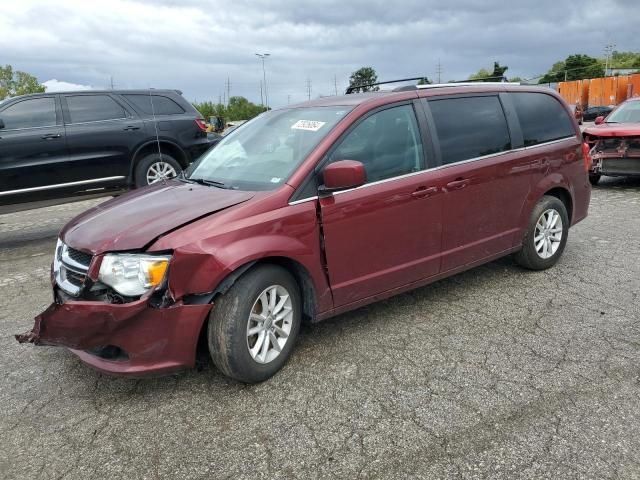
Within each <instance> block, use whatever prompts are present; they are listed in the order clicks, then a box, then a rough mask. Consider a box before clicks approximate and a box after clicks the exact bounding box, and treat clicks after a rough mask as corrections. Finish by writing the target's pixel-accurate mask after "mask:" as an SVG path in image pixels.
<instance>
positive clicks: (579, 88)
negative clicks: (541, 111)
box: [558, 73, 640, 107]
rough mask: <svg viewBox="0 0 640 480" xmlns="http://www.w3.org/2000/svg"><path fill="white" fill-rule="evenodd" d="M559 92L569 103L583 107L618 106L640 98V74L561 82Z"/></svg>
mask: <svg viewBox="0 0 640 480" xmlns="http://www.w3.org/2000/svg"><path fill="white" fill-rule="evenodd" d="M558 92H559V93H560V95H561V96H562V98H564V99H565V100H566V101H567V102H568V103H571V104H576V103H579V104H581V105H582V106H583V107H587V106H589V107H597V106H603V105H617V104H618V103H621V102H624V101H625V100H626V99H627V98H630V97H638V96H640V73H634V74H632V75H619V76H615V77H603V78H592V79H590V80H589V79H585V80H574V81H572V82H560V83H559V84H558Z"/></svg>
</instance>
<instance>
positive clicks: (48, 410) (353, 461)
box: [0, 178, 640, 479]
mask: <svg viewBox="0 0 640 480" xmlns="http://www.w3.org/2000/svg"><path fill="white" fill-rule="evenodd" d="M98 202H99V201H95V200H94V201H91V202H83V203H76V204H70V205H62V206H58V207H52V208H47V209H41V210H34V211H30V212H21V213H16V214H11V215H2V216H0V292H2V296H1V298H0V332H1V335H0V369H1V372H2V375H0V406H1V407H0V478H3V479H101V478H109V479H111V478H127V479H182V478H189V479H225V478H229V479H239V478H247V479H253V478H264V479H273V478H340V479H354V478H406V477H411V478H425V479H427V478H491V479H502V478H504V479H507V478H508V479H513V478H536V479H539V478H559V479H569V478H580V479H589V478H593V479H615V478H620V479H633V478H640V366H639V365H640V298H639V291H640V180H623V179H609V178H605V179H603V182H602V184H601V185H600V186H598V187H596V188H595V189H594V191H593V197H592V204H591V210H590V215H589V217H588V219H586V220H585V221H584V222H582V223H581V224H579V225H577V226H576V227H575V228H573V229H572V230H571V232H570V236H569V242H568V245H567V249H566V251H565V254H564V256H563V258H562V259H561V261H560V263H559V264H558V265H557V266H556V267H555V268H553V269H551V270H548V271H545V272H528V271H524V270H522V269H520V268H519V267H517V266H516V265H515V264H514V263H513V261H512V260H511V259H510V258H506V259H502V260H499V261H497V262H493V263H490V264H488V265H485V266H482V267H480V268H476V269H474V270H472V271H469V272H466V273H463V274H460V275H457V276H455V277H452V278H449V279H447V280H443V281H440V282H438V283H436V284H433V285H431V286H428V287H425V288H421V289H419V290H415V291H413V292H410V293H407V294H403V295H400V296H397V297H395V298H392V299H390V300H387V301H384V302H380V303H377V304H375V305H371V306H368V307H366V308H361V309H359V310H357V311H354V312H351V313H348V314H345V315H341V316H339V317H337V318H335V319H332V320H328V321H326V322H323V323H321V324H318V325H315V326H306V327H304V328H303V330H302V335H301V337H300V339H299V343H298V346H297V348H296V349H295V351H294V353H293V356H292V358H291V360H290V362H289V363H288V364H287V365H286V366H285V368H284V369H283V370H282V371H281V372H280V373H279V374H277V375H276V376H275V377H273V378H272V379H271V380H269V381H267V382H264V383H262V384H259V385H254V386H247V385H241V384H238V383H235V382H233V381H231V380H228V379H227V378H225V377H224V376H222V375H221V374H220V373H219V372H218V371H216V370H215V368H214V367H212V366H211V365H207V366H205V367H204V368H203V369H201V370H199V371H198V370H193V371H188V372H184V373H181V374H178V375H174V376H170V377H163V378H155V379H145V380H129V379H122V378H112V377H108V376H104V375H101V374H99V373H96V372H95V371H93V370H91V369H90V368H88V367H86V366H84V365H83V364H81V363H80V362H79V360H77V359H76V357H75V356H73V355H72V354H71V353H69V352H67V351H66V350H65V349H62V348H54V347H34V346H32V345H20V344H18V343H17V342H16V341H15V340H14V338H13V334H14V333H20V332H23V331H25V330H27V329H28V328H30V327H31V326H32V319H33V317H34V316H35V315H36V314H38V313H39V312H40V311H42V310H43V309H44V308H45V307H47V305H48V304H49V302H50V301H51V292H50V287H49V281H48V270H49V263H50V261H51V256H52V253H53V248H54V244H55V240H56V236H57V233H58V231H59V230H60V228H61V227H62V226H63V225H64V224H65V223H66V222H67V221H68V220H70V219H71V218H72V217H73V216H75V215H76V214H78V213H79V212H81V211H82V210H84V209H86V208H88V207H89V206H91V205H93V204H95V203H98Z"/></svg>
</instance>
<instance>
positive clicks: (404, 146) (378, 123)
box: [320, 104, 442, 307]
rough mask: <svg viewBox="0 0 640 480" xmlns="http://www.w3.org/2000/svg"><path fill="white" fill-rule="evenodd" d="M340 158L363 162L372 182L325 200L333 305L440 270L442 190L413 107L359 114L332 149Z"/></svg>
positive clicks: (323, 210)
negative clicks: (432, 180)
mask: <svg viewBox="0 0 640 480" xmlns="http://www.w3.org/2000/svg"><path fill="white" fill-rule="evenodd" d="M338 160H357V161H360V162H362V163H363V164H364V166H365V171H366V173H367V184H365V185H364V186H362V187H359V188H355V189H350V190H346V191H343V192H337V193H334V194H333V195H331V196H328V197H324V198H321V199H320V207H321V213H322V219H321V221H322V228H323V233H324V248H325V254H326V262H327V265H328V275H329V280H330V283H331V289H332V292H333V298H334V304H335V306H336V307H339V306H343V305H347V304H350V303H353V302H356V301H358V300H361V299H363V298H367V297H371V296H373V295H376V294H379V293H382V292H385V291H388V290H393V289H394V288H397V287H401V286H404V285H407V284H410V283H412V282H415V281H418V280H420V279H423V278H426V277H430V276H433V275H435V274H437V273H438V271H439V264H440V256H439V252H440V237H441V228H442V227H441V219H440V217H441V204H440V200H439V198H440V195H439V194H438V193H437V189H435V188H433V186H432V185H431V184H430V183H429V179H430V176H431V174H430V173H429V172H428V171H425V155H424V148H423V144H422V141H421V135H420V129H419V128H418V123H417V121H416V114H415V111H414V106H413V104H405V105H400V106H394V107H391V108H386V109H384V110H380V111H377V112H374V113H372V114H371V115H369V116H368V117H366V118H364V119H362V120H361V121H360V122H359V124H357V125H356V126H355V128H353V129H352V130H351V131H350V132H349V133H347V134H346V136H344V137H343V138H342V139H341V140H339V141H338V144H337V146H336V147H335V148H334V149H333V150H332V152H331V153H330V154H329V159H328V161H329V162H332V161H338Z"/></svg>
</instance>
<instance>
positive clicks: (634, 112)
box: [607, 101, 640, 123]
mask: <svg viewBox="0 0 640 480" xmlns="http://www.w3.org/2000/svg"><path fill="white" fill-rule="evenodd" d="M629 122H640V102H638V101H634V102H627V103H625V104H623V105H620V107H618V108H617V109H616V110H615V111H614V112H613V113H611V115H609V118H607V123H629Z"/></svg>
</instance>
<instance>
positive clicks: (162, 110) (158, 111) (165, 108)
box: [123, 94, 184, 115]
mask: <svg viewBox="0 0 640 480" xmlns="http://www.w3.org/2000/svg"><path fill="white" fill-rule="evenodd" d="M123 97H124V98H126V99H127V100H128V101H129V102H131V103H132V104H133V105H134V106H135V107H136V108H137V109H138V110H140V111H141V112H143V113H145V114H147V115H153V114H155V115H176V114H180V113H184V108H182V107H181V106H180V105H178V104H177V103H176V102H174V101H173V100H171V99H170V98H169V97H165V96H164V95H143V94H127V95H123ZM152 101H153V103H152Z"/></svg>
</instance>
